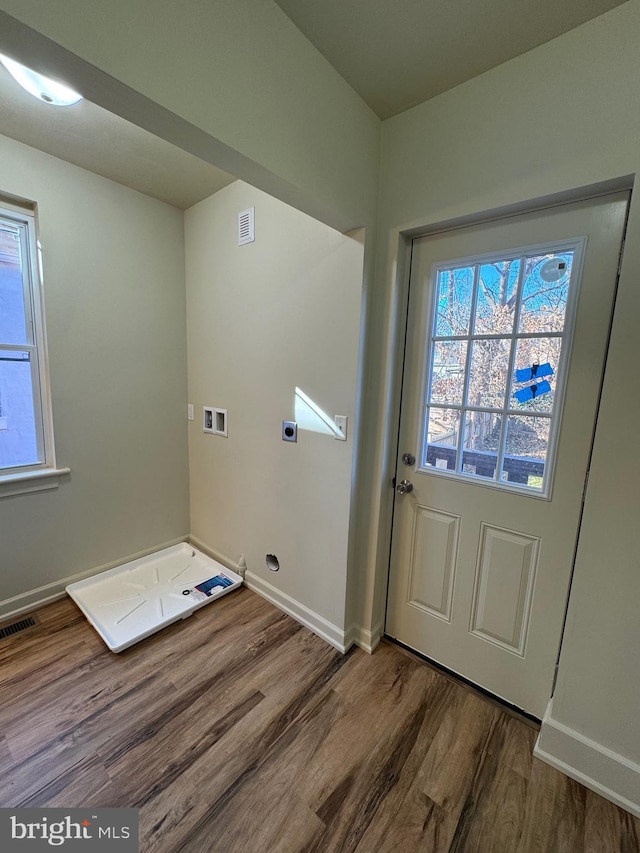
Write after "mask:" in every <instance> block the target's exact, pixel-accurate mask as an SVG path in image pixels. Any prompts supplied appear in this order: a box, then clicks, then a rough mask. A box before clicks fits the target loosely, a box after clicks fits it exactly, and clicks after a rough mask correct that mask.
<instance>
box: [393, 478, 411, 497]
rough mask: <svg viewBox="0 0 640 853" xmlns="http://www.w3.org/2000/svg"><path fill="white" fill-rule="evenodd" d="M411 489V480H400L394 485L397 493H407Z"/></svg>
mask: <svg viewBox="0 0 640 853" xmlns="http://www.w3.org/2000/svg"><path fill="white" fill-rule="evenodd" d="M412 491H413V483H412V482H411V480H401V481H400V482H399V483H398V485H397V486H396V492H397V493H398V494H399V495H408V494H409V492H412Z"/></svg>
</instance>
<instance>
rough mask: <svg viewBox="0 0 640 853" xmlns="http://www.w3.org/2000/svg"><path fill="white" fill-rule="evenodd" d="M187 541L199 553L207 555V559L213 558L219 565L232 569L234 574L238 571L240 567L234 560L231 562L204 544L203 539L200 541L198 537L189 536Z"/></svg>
mask: <svg viewBox="0 0 640 853" xmlns="http://www.w3.org/2000/svg"><path fill="white" fill-rule="evenodd" d="M187 541H188V542H189V543H190V544H191V545H193V546H194V547H196V548H197V549H198V551H202V553H203V554H206V555H207V557H211V559H212V560H217V561H218V562H219V563H222V565H223V566H226V567H227V568H228V569H231V571H232V572H237V571H238V566H237V564H236V563H234V562H233V560H230V559H229V558H228V557H226V556H225V555H224V554H220V553H219V552H218V551H216V550H214V549H213V548H211V546H209V545H207V543H206V542H203V541H202V539H198V537H197V536H188V537H187Z"/></svg>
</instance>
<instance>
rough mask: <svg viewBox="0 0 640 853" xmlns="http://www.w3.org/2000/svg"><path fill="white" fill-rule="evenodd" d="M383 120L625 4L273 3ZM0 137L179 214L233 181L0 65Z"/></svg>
mask: <svg viewBox="0 0 640 853" xmlns="http://www.w3.org/2000/svg"><path fill="white" fill-rule="evenodd" d="M275 2H276V3H277V4H278V5H279V6H280V7H281V9H282V10H283V11H284V12H285V13H286V14H287V15H288V16H289V17H290V18H291V19H292V20H293V22H294V24H296V25H297V26H298V28H299V29H300V30H301V31H302V32H303V33H304V35H305V36H306V37H307V38H308V39H309V40H310V41H311V42H312V43H313V44H314V45H315V46H316V47H317V49H318V50H319V51H320V52H321V53H322V54H324V56H325V57H326V59H327V60H328V61H329V62H330V63H331V64H332V65H333V66H334V67H335V69H336V70H337V71H338V73H339V74H341V75H342V76H343V77H344V79H345V80H346V81H347V82H348V83H350V84H351V86H352V87H353V88H354V89H355V90H356V91H357V92H358V93H359V94H360V96H361V97H362V98H363V99H364V100H365V101H366V102H367V103H368V104H369V106H370V107H371V108H372V109H373V110H374V112H376V113H377V114H378V115H379V116H380V117H381V118H386V117H389V116H392V115H395V114H397V113H399V112H402V111H403V110H405V109H408V108H409V107H412V106H414V105H415V104H418V103H421V102H422V101H424V100H427V99H428V98H431V97H433V96H434V95H437V94H439V93H440V92H443V91H446V90H447V89H450V88H452V87H453V86H456V85H458V84H459V83H462V82H464V81H465V80H468V79H470V78H472V77H474V76H476V75H478V74H480V73H482V72H483V71H486V70H488V69H489V68H493V67H494V66H496V65H499V64H500V63H502V62H505V61H506V60H508V59H511V58H512V57H514V56H517V55H519V54H521V53H524V52H525V51H527V50H530V49H532V48H533V47H536V46H537V45H539V44H542V43H543V42H545V41H548V40H549V39H552V38H554V37H555V36H557V35H560V34H561V33H563V32H566V31H567V30H570V29H572V28H573V27H576V26H578V25H579V24H581V23H583V22H584V21H586V20H589V19H590V18H593V17H596V16H597V15H599V14H602V13H603V12H606V11H608V10H609V9H611V8H613V7H615V6H618V5H621V3H622V2H626V0H275ZM0 104H2V109H1V110H0V133H1V134H4V135H6V136H9V137H12V138H13V139H17V140H19V141H20V142H24V143H26V144H27V145H31V146H32V147H34V148H39V149H40V150H42V151H46V152H47V153H48V154H52V155H54V156H55V157H59V158H60V159H62V160H66V161H68V162H70V163H74V164H75V165H77V166H80V167H82V168H85V169H88V170H90V171H92V172H96V173H97V174H99V175H103V176H104V177H106V178H110V179H111V180H114V181H117V182H118V183H121V184H125V185H126V186H129V187H132V188H133V189H136V190H139V191H140V192H143V193H146V194H147V195H150V196H153V197H154V198H158V199H161V200H162V201H166V202H168V203H169V204H172V205H174V206H176V207H179V208H181V209H186V208H188V207H191V206H192V205H193V204H195V203H196V202H198V201H200V200H202V199H203V198H207V197H208V196H210V195H212V194H213V193H215V192H217V191H218V190H220V189H222V187H224V186H226V185H227V184H230V183H231V182H232V181H233V180H235V178H234V177H233V176H232V175H229V174H227V173H226V172H222V171H220V170H219V169H216V168H215V167H214V166H211V165H210V164H208V163H206V162H204V161H202V160H200V159H199V158H197V157H194V156H193V155H191V154H187V153H186V152H185V151H183V150H181V149H180V148H177V147H176V146H174V145H171V144H170V143H168V142H165V141H164V140H162V139H159V138H158V137H156V136H154V135H153V134H151V133H149V132H147V131H145V130H142V129H141V128H139V127H137V126H136V125H134V124H131V123H130V122H128V121H126V120H125V119H122V118H119V117H118V116H115V115H113V114H112V113H109V112H107V111H106V110H104V109H102V108H101V107H98V106H96V105H95V104H92V103H89V102H88V101H82V102H81V103H80V104H77V105H76V106H74V107H68V108H58V107H51V106H49V105H48V104H44V103H42V102H40V101H38V100H36V99H35V98H33V97H31V96H30V95H28V94H27V93H26V92H24V91H23V90H22V89H21V88H20V87H19V86H18V85H17V84H16V83H15V82H14V81H13V79H12V78H11V77H10V75H9V73H8V72H7V71H6V70H5V68H4V67H3V66H1V65H0Z"/></svg>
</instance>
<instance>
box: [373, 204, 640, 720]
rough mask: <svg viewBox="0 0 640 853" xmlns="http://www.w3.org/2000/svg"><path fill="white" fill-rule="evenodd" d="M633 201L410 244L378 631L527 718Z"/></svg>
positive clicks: (550, 657) (538, 686)
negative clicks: (382, 620) (387, 568)
mask: <svg viewBox="0 0 640 853" xmlns="http://www.w3.org/2000/svg"><path fill="white" fill-rule="evenodd" d="M627 201H628V198H627V194H626V193H621V194H617V195H609V196H603V197H600V198H595V199H591V200H588V201H582V202H577V203H572V204H567V205H561V206H558V207H553V208H549V209H547V210H544V211H537V212H533V213H528V214H523V215H520V216H516V217H511V218H508V219H503V220H498V221H494V222H490V223H484V224H479V225H475V226H472V227H468V228H460V229H457V230H453V231H449V232H443V233H440V234H436V235H432V236H427V237H422V238H418V239H416V240H414V243H413V249H412V262H411V284H410V298H409V320H408V328H407V348H406V355H405V372H404V382H403V399H402V412H401V422H400V435H399V453H398V463H397V469H396V489H397V490H398V489H399V492H398V491H397V493H396V497H395V511H394V524H393V539H392V552H391V574H390V582H389V597H388V607H387V623H386V633H387V634H388V635H390V636H391V637H395V638H396V639H398V640H399V641H401V642H402V643H404V644H406V645H407V646H409V647H411V648H413V649H415V650H417V651H419V652H421V653H422V654H424V655H426V656H428V657H429V658H431V659H433V660H435V661H437V662H438V663H440V664H442V665H443V666H446V667H447V668H449V669H451V670H453V671H454V672H457V673H459V674H460V675H462V676H464V677H466V678H467V679H469V680H470V681H472V682H474V683H475V684H478V685H480V686H481V687H483V688H485V689H487V690H489V691H491V692H492V693H494V694H496V695H497V696H500V697H502V698H504V699H506V700H507V701H508V702H510V703H512V704H514V705H516V706H518V707H519V708H522V709H524V710H525V711H527V712H529V713H530V714H533V715H534V716H536V717H539V718H541V717H542V715H543V714H544V711H545V708H546V705H547V702H548V700H549V698H550V696H551V690H552V683H553V673H554V666H555V662H556V659H557V654H558V649H559V644H560V638H561V633H562V626H563V619H564V613H565V606H566V601H567V595H568V590H569V584H570V580H571V571H572V565H573V558H574V551H575V547H576V540H577V535H578V528H579V524H580V516H581V507H582V497H583V490H584V485H585V477H586V474H587V470H588V464H589V455H590V450H591V443H592V437H593V431H594V427H595V419H596V415H597V410H598V400H599V394H600V387H601V379H602V372H603V368H604V360H605V356H606V350H607V341H608V335H609V326H610V321H611V313H612V307H613V301H614V295H615V286H616V281H617V269H618V260H619V254H620V247H621V242H622V236H623V230H624V223H625V216H626V208H627ZM621 450H622V448H617V449H616V448H612V452H620V451H621ZM603 571H606V567H604V566H603Z"/></svg>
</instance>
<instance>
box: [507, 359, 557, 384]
mask: <svg viewBox="0 0 640 853" xmlns="http://www.w3.org/2000/svg"><path fill="white" fill-rule="evenodd" d="M543 376H553V367H551V365H550V364H549V362H548V361H547V362H546V363H545V364H532V365H531V367H521V368H520V370H516V382H531V380H532V379H542V378H543Z"/></svg>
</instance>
